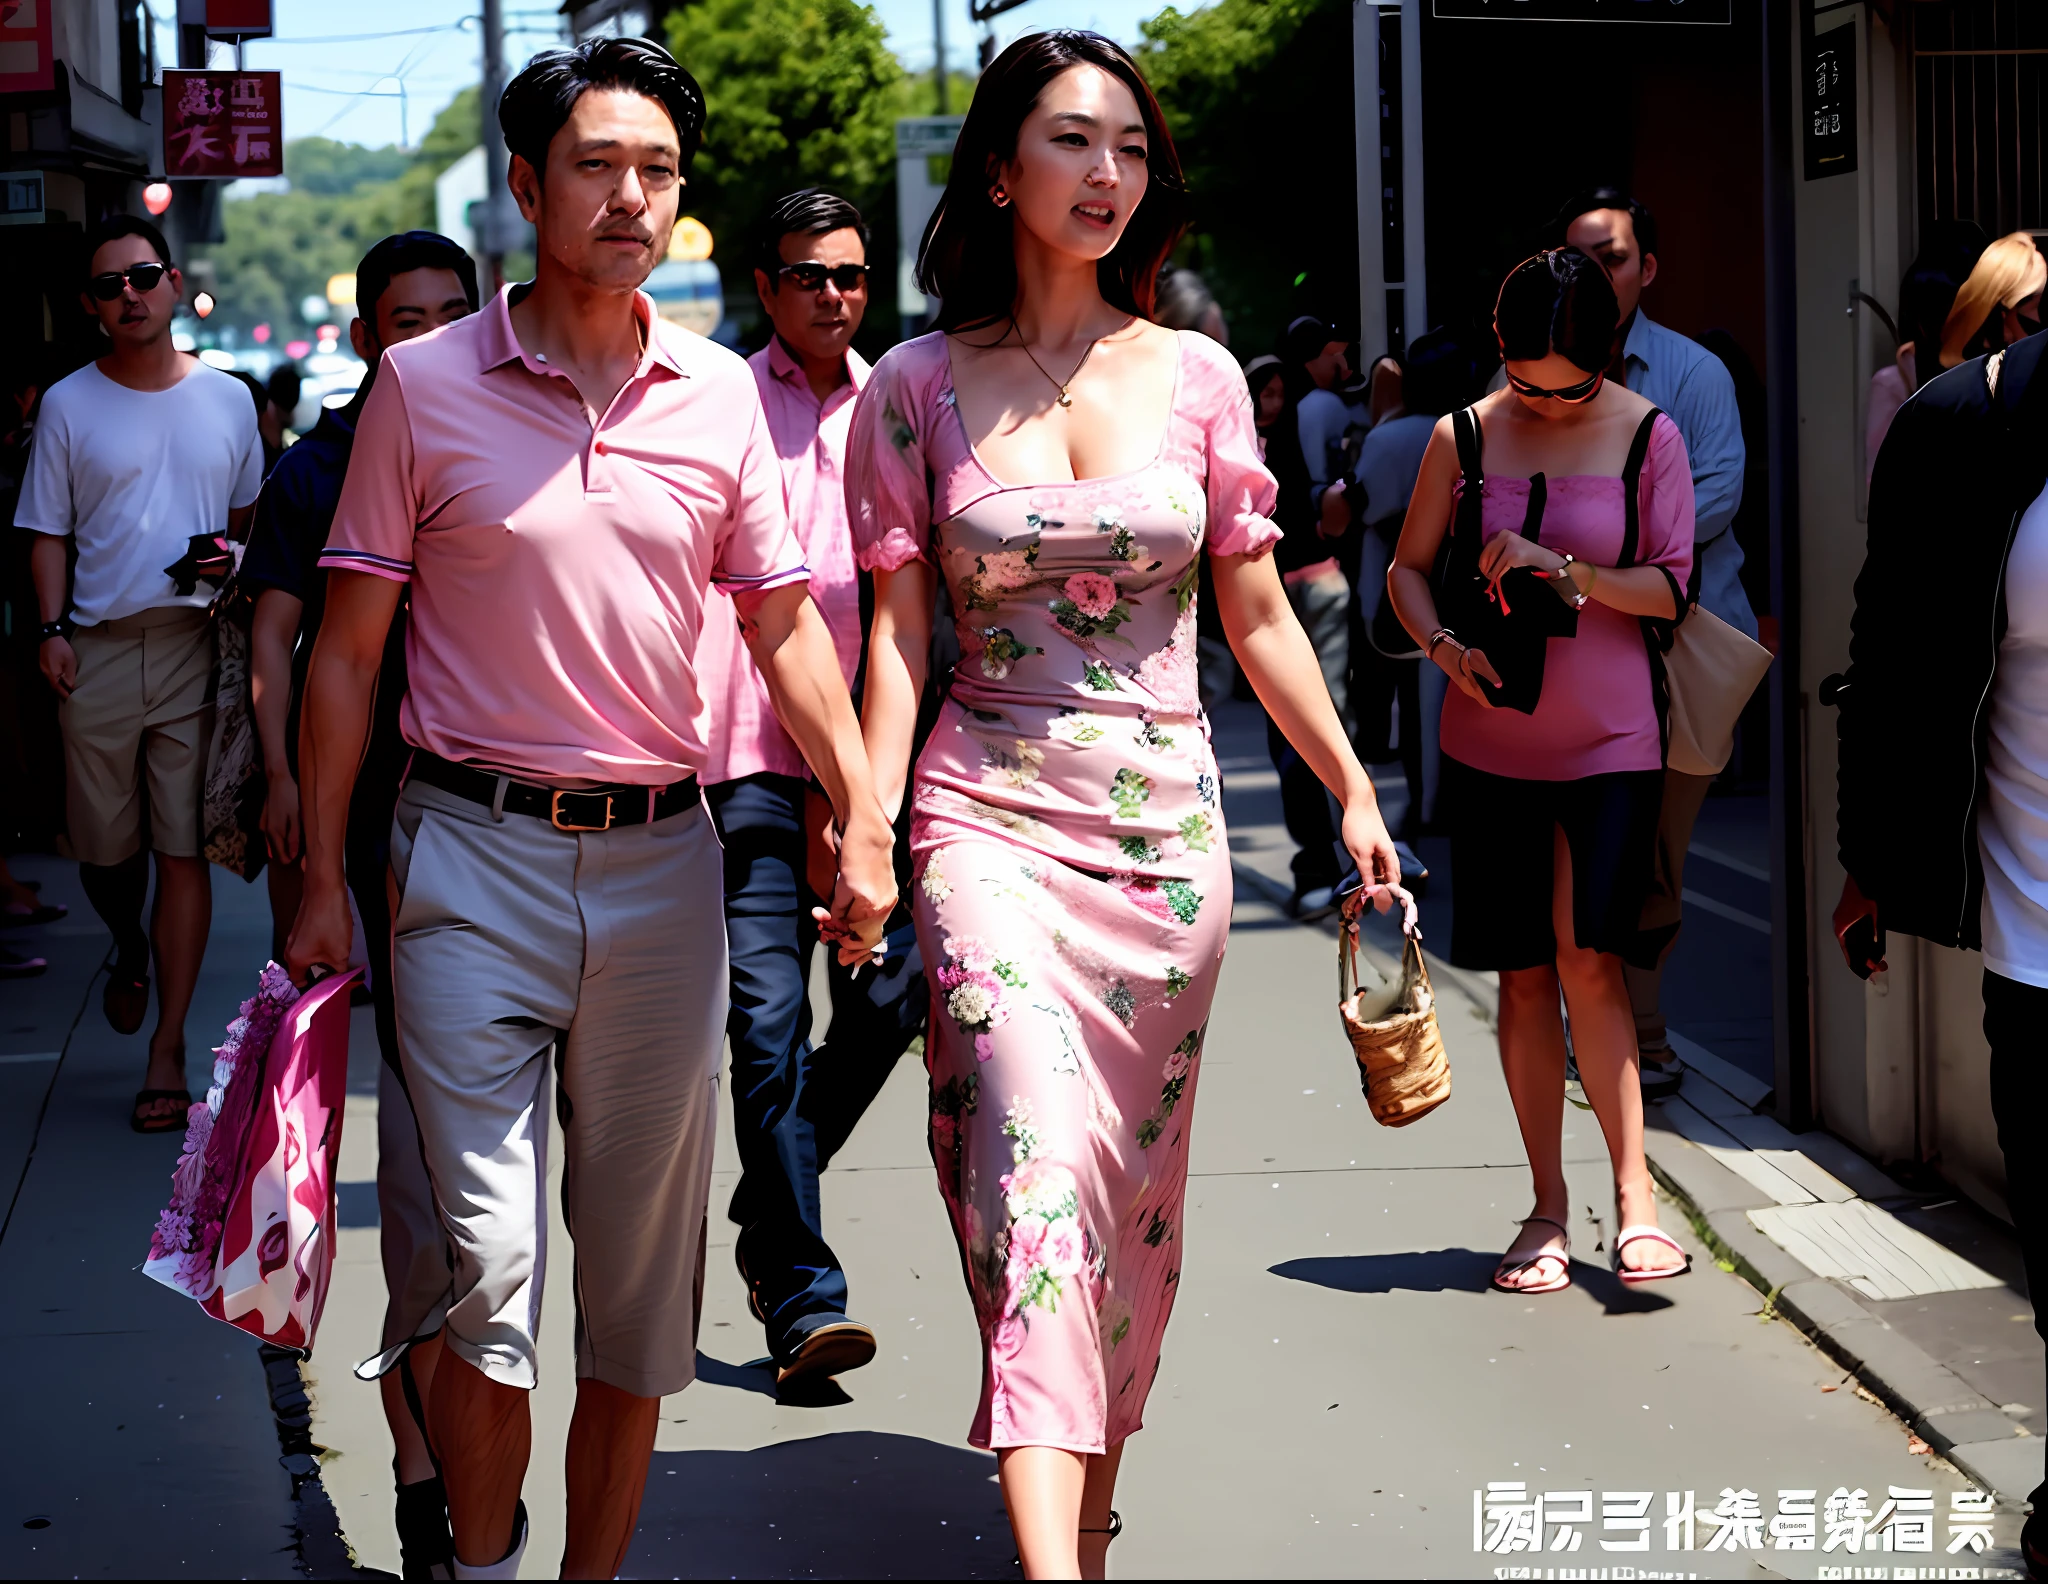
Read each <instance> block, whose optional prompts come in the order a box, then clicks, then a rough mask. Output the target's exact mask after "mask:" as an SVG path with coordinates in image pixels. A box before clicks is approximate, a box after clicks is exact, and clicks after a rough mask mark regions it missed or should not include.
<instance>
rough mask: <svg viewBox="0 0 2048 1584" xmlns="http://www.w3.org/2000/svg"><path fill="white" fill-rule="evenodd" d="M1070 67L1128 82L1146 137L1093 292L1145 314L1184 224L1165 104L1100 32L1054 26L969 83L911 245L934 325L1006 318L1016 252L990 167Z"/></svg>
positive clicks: (1012, 150)
mask: <svg viewBox="0 0 2048 1584" xmlns="http://www.w3.org/2000/svg"><path fill="white" fill-rule="evenodd" d="M1075 66H1095V67H1099V68H1100V69H1101V70H1103V71H1105V72H1107V73H1109V75H1110V76H1112V77H1114V78H1115V79H1116V80H1117V81H1118V82H1120V83H1122V84H1123V85H1124V86H1125V87H1126V88H1128V89H1130V91H1131V95H1132V97H1133V98H1135V99H1136V100H1137V101H1138V113H1139V115H1140V116H1141V117H1142V118H1143V119H1144V122H1145V137H1146V141H1147V143H1148V144H1149V146H1150V147H1149V156H1148V158H1147V160H1146V166H1147V168H1148V170H1149V172H1150V176H1149V179H1148V181H1147V182H1146V186H1145V196H1144V198H1143V199H1142V200H1141V201H1140V202H1139V204H1138V208H1137V211H1136V213H1134V214H1133V215H1132V216H1131V218H1130V220H1129V222H1128V223H1127V224H1126V225H1125V226H1124V233H1123V235H1122V236H1121V237H1119V238H1118V239H1117V244H1116V246H1115V247H1113V248H1111V249H1110V251H1109V255H1108V257H1106V258H1104V259H1102V260H1101V261H1100V262H1099V263H1098V264H1097V265H1096V266H1095V279H1096V283H1097V285H1098V286H1099V287H1100V288H1101V291H1102V295H1103V298H1104V299H1105V300H1106V301H1107V302H1109V303H1110V304H1111V305H1112V306H1114V307H1117V308H1121V309H1123V311H1124V312H1125V313H1131V314H1137V315H1139V316H1140V317H1142V318H1146V319H1149V318H1151V317H1152V303H1153V296H1154V292H1155V290H1156V288H1157V285H1158V280H1159V267H1160V266H1161V265H1162V264H1164V263H1165V262H1166V256H1167V254H1169V253H1171V252H1172V251H1173V245H1174V244H1175V243H1176V242H1178V241H1179V240H1180V237H1181V233H1182V232H1183V231H1185V230H1186V229H1187V224H1188V192H1187V182H1186V179H1185V178H1184V177H1183V176H1182V174H1181V168H1180V155H1179V154H1178V153H1176V152H1175V151H1174V147H1173V134H1172V133H1170V132H1168V131H1167V129H1166V115H1165V112H1164V111H1162V110H1161V109H1160V108H1159V101H1158V99H1157V98H1155V97H1154V96H1153V93H1152V90H1151V88H1150V87H1149V86H1147V84H1146V82H1145V78H1144V76H1143V74H1142V73H1140V72H1139V70H1138V66H1137V63H1136V62H1135V61H1133V60H1132V59H1131V57H1130V56H1129V54H1127V53H1126V52H1125V50H1124V48H1123V46H1122V45H1120V44H1117V43H1115V42H1113V41H1112V40H1110V39H1106V38H1104V37H1103V36H1102V35H1101V34H1100V33H1088V32H1082V31H1079V30H1076V29H1070V28H1061V29H1059V30H1057V31H1055V32H1051V33H1030V34H1026V35H1025V36H1024V37H1023V38H1020V39H1018V40H1017V41H1016V42H1015V43H1014V44H1012V45H1011V46H1010V47H1009V48H1008V49H1006V50H1004V51H1003V52H1002V54H1000V55H998V56H997V57H996V58H995V60H994V61H992V62H991V63H990V64H989V67H988V69H987V70H986V71H984V72H983V73H982V74H981V80H980V81H979V82H978V83H976V84H975V88H974V102H973V103H972V104H971V105H969V106H968V107H967V119H966V121H965V122H964V123H962V125H961V127H960V137H959V140H958V142H956V143H955V144H954V146H953V169H952V174H951V175H950V176H949V177H948V178H947V180H946V190H945V192H943V193H942V194H940V195H939V205H938V207H937V208H936V209H934V210H933V211H932V218H931V222H930V224H928V225H927V226H926V227H925V228H924V241H923V243H922V244H921V245H920V246H919V248H918V250H917V284H918V286H919V287H920V288H921V289H922V290H923V291H924V292H925V293H926V295H928V296H932V297H936V298H938V299H939V316H938V326H939V328H940V329H941V330H970V329H974V328H977V327H979V326H981V325H988V324H994V323H996V322H997V321H998V320H1003V319H1007V318H1009V316H1010V315H1011V313H1012V312H1013V311H1014V310H1015V309H1016V306H1017V289H1018V288H1017V255H1016V252H1015V250H1014V249H1015V243H1014V242H1013V240H1012V236H1011V231H1012V228H1013V227H1014V226H1015V224H1016V221H1015V220H1014V219H1013V217H1012V211H1011V210H1010V209H1009V208H1008V207H1004V208H1000V209H999V208H997V207H996V205H995V203H994V202H993V201H992V200H991V199H990V197H989V186H990V184H991V183H992V182H993V181H994V180H995V169H996V167H997V166H998V165H1000V164H1001V163H1002V162H1003V161H1005V160H1008V159H1011V158H1013V157H1014V156H1015V155H1016V152H1017V132H1018V130H1019V129H1020V128H1021V127H1022V126H1023V125H1024V118H1025V117H1026V116H1028V115H1029V114H1030V113H1031V110H1032V107H1033V106H1035V105H1036V104H1037V103H1038V100H1039V96H1040V95H1041V94H1043V93H1044V92H1045V89H1046V86H1047V85H1048V84H1049V83H1051V82H1052V80H1053V79H1054V78H1055V77H1058V76H1059V75H1060V74H1061V73H1062V72H1065V71H1067V70H1069V69H1071V68H1072V67H1075Z"/></svg>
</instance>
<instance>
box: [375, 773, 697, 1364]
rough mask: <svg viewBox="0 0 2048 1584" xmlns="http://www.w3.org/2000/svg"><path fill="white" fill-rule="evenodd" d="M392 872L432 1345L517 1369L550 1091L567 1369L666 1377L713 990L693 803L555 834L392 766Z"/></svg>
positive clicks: (529, 1357) (693, 1348) (683, 1298)
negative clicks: (396, 780) (443, 1297)
mask: <svg viewBox="0 0 2048 1584" xmlns="http://www.w3.org/2000/svg"><path fill="white" fill-rule="evenodd" d="M391 869H392V873H393V875H394V876H395V877H396V878H397V881H398V886H399V901H398V909H397V913H396V915H395V916H394V918H393V920H392V953H391V955H392V973H391V984H392V988H393V990H394V991H395V992H396V997H397V1011H398V1049H399V1055H400V1058H401V1059H402V1060H403V1062H404V1065H405V1083H406V1088H407V1090H408V1091H409V1092H410V1094H411V1096H412V1104H413V1112H414V1115H415V1116H417V1118H418V1119H419V1137H420V1144H421V1147H422V1149H423V1151H424V1153H425V1157H426V1166H427V1175H428V1177H429V1178H430V1179H431V1180H432V1183H433V1193H434V1202H435V1205H436V1207H437V1208H438V1210H439V1212H440V1217H441V1222H442V1224H443V1226H444V1227H445V1228H446V1229H447V1234H448V1242H449V1244H450V1245H451V1246H452V1249H453V1253H454V1262H455V1264H454V1271H453V1273H452V1277H451V1279H450V1281H449V1284H448V1287H447V1293H448V1310H447V1316H448V1318H447V1326H446V1330H445V1336H446V1339H447V1345H448V1346H449V1347H451V1348H453V1349H454V1350H455V1351H456V1352H457V1353H458V1354H460V1355H461V1356H462V1357H463V1358H464V1359H466V1360H467V1361H468V1362H469V1363H471V1364H473V1365H474V1366H475V1367H476V1368H477V1369H479V1370H481V1371H482V1372H483V1373H484V1374H486V1375H488V1376H490V1377H491V1379H493V1380H496V1381H502V1382H504V1383H505V1384H506V1385H508V1386H520V1387H528V1388H530V1387H532V1386H533V1384H534V1382H535V1379H536V1369H535V1351H536V1341H537V1338H538V1334H539V1329H540V1300H541V1286H542V1282H543V1280H544V1279H545V1276H546V1270H547V1244H546V1232H547V1216H546V1202H545V1200H544V1198H543V1197H542V1196H543V1195H544V1194H545V1193H546V1191H547V1149H548V1134H549V1132H550V1128H549V1121H548V1113H549V1111H550V1110H551V1109H552V1110H553V1111H554V1112H555V1113H556V1115H557V1117H558V1119H559V1122H560V1125H561V1131H562V1143H563V1147H564V1148H565V1149H566V1150H567V1151H568V1156H567V1159H566V1161H565V1163H564V1170H563V1174H562V1215H563V1219H564V1221H566V1222H567V1224H568V1228H569V1235H570V1237H571V1238H572V1239H574V1241H575V1245H576V1264H575V1271H574V1282H575V1295H576V1373H577V1375H578V1376H579V1377H582V1376H589V1377H592V1378H594V1379H597V1380H601V1381H603V1382H605V1383H606V1384H607V1385H611V1386H616V1387H618V1388H619V1389H620V1390H621V1391H626V1392H631V1393H632V1394H633V1395H634V1396H636V1397H660V1396H665V1395H666V1394H668V1393H670V1392H675V1391H680V1390H682V1389H683V1387H685V1386H687V1385H688V1384H689V1383H690V1382H691V1380H693V1379H694V1378H695V1376H696V1353H697V1322H698V1302H699V1299H700V1297H701V1295H702V1283H703V1254H704V1248H703V1242H704V1220H705V1212H706V1209H707V1207H708V1205H709V1201H710V1194H711V1151H712V1141H713V1137H714V1133H715V1130H716V1126H717V1117H718V1065H719V1060H720V1057H721V1054H722V1051H723V1042H724V1038H725V1014H726V999H727V994H728V985H727V970H726V952H725V911H724V909H725V887H724V857H723V854H722V852H721V851H720V848H719V845H718V837H717V835H716V833H715V832H714V831H713V830H712V827H711V821H710V820H709V818H708V817H707V816H706V815H705V812H704V809H703V807H702V806H701V805H700V806H698V807H697V808H694V809H691V810H689V811H688V812H686V813H682V814H677V815H673V816H671V817H670V818H668V819H664V820H659V821H657V822H656V823H654V824H652V825H631V826H624V827H621V828H619V829H617V830H612V831H593V832H584V833H580V834H577V833H569V832H563V831H558V830H556V829H555V828H554V827H553V826H551V825H550V824H549V823H548V822H547V821H545V820H542V819H537V818H533V817H531V816H528V815H522V814H507V815H505V816H504V817H503V819H501V820H496V821H494V820H493V819H492V818H491V814H490V810H488V809H487V808H485V807H484V806H483V805H481V804H478V803H471V802H469V801H467V800H466V799H463V798H459V797H456V796H454V795H453V794H450V793H447V792H443V791H440V790H439V789H437V788H434V787H429V786H422V785H418V784H414V785H411V786H408V787H407V788H406V789H405V791H404V793H403V794H401V796H400V798H399V801H398V814H397V818H396V820H395V821H394V823H393V828H392V832H391ZM558 1042H559V1050H560V1054H559V1058H558V1063H559V1067H560V1074H559V1082H557V1081H556V1079H555V1077H554V1075H553V1074H552V1073H551V1068H553V1067H554V1066H556V1065H557V1061H556V1060H551V1058H553V1057H554V1056H555V1052H556V1049H557V1045H558ZM551 1092H552V1101H553V1103H552V1106H551V1105H550V1099H551ZM424 1296H425V1295H424V1294H416V1295H415V1298H414V1302H415V1304H417V1302H418V1299H419V1298H421V1297H424ZM408 1318H409V1317H408Z"/></svg>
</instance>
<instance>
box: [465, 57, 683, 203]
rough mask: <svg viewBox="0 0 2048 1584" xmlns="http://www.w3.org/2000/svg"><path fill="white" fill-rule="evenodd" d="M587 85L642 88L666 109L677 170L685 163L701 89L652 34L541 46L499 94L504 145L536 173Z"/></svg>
mask: <svg viewBox="0 0 2048 1584" xmlns="http://www.w3.org/2000/svg"><path fill="white" fill-rule="evenodd" d="M590 88H617V89H623V90H625V91H626V92H628V93H636V94H641V95H644V96H645V97H647V98H649V99H652V100H653V101H654V102H655V103H656V104H658V105H660V106H661V107H662V109H664V110H666V111H667V112H668V118H669V120H671V121H673V122H674V123H675V128H676V141H677V143H678V144H680V145H681V148H682V160H681V166H682V170H684V171H687V170H688V169H689V168H690V161H691V160H692V159H694V158H695V157H696V154H697V149H698V146H699V145H700V144H701V143H702V142H703V141H704V90H703V89H702V88H699V87H698V86H697V79H696V78H694V77H692V76H691V75H690V74H689V73H688V72H687V71H685V70H684V69H683V68H682V67H681V66H680V65H679V64H678V63H677V61H676V58H675V57H674V56H673V55H671V54H669V52H668V51H667V50H665V49H663V48H662V47H661V46H660V45H659V44H657V43H655V42H654V40H652V39H644V38H593V39H585V40H584V41H583V42H582V43H581V44H578V45H577V46H576V47H575V48H574V49H551V50H542V51H541V52H540V53H539V54H538V55H536V56H534V57H533V59H532V60H530V61H528V62H527V63H526V64H525V65H524V66H523V67H521V68H520V71H519V75H518V76H517V77H514V78H513V79H512V80H511V81H510V82H509V83H507V84H506V85H505V92H504V93H503V94H502V95H501V96H500V97H499V99H498V126H499V129H500V130H501V131H503V132H504V134H505V147H506V148H508V149H510V150H511V151H512V152H513V153H514V154H517V155H518V156H519V157H520V158H521V159H523V160H525V161H526V163H527V164H529V165H531V166H532V167H533V169H534V174H535V175H540V174H542V173H543V172H545V171H546V169H547V163H548V145H549V144H550V143H552V142H553V141H554V140H555V134H556V133H557V132H559V131H561V130H562V127H563V125H564V124H565V123H566V122H567V121H568V119H569V112H570V111H571V110H572V109H574V108H575V105H576V101H577V100H578V99H581V98H582V97H583V94H584V91H585V90H586V89H590Z"/></svg>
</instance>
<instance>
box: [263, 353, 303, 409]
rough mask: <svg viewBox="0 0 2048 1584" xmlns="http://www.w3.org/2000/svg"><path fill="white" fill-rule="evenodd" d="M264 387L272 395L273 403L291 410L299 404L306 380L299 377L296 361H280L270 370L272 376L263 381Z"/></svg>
mask: <svg viewBox="0 0 2048 1584" xmlns="http://www.w3.org/2000/svg"><path fill="white" fill-rule="evenodd" d="M263 388H264V390H265V391H267V392H268V393H269V395H270V400H271V404H272V405H273V406H276V407H282V408H283V409H284V410H285V411H286V412H290V411H291V410H292V409H293V408H295V407H297V406H298V405H299V395H300V393H301V392H302V391H303V390H304V388H305V385H304V382H303V381H302V380H301V379H300V378H299V366H298V364H296V363H280V364H278V366H277V367H276V368H274V369H272V370H271V371H270V378H269V379H267V380H265V381H264V382H263Z"/></svg>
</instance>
